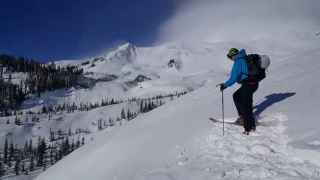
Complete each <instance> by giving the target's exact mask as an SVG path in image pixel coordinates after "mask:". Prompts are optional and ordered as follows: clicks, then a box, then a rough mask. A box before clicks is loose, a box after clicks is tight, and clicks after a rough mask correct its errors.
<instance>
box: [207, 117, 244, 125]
mask: <svg viewBox="0 0 320 180" xmlns="http://www.w3.org/2000/svg"><path fill="white" fill-rule="evenodd" d="M209 119H210V120H211V121H212V122H218V123H223V121H221V120H217V119H214V118H209ZM224 123H226V124H233V125H237V126H242V125H240V124H236V123H235V122H226V121H225V122H224Z"/></svg>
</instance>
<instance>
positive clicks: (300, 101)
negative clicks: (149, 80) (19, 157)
mask: <svg viewBox="0 0 320 180" xmlns="http://www.w3.org/2000/svg"><path fill="white" fill-rule="evenodd" d="M292 55H293V56H289V57H287V58H282V59H275V60H274V61H273V62H272V65H271V67H270V69H269V72H268V74H267V79H266V80H264V81H263V83H261V84H260V87H259V90H258V91H257V93H256V94H255V96H254V105H255V114H256V120H257V122H258V127H257V132H254V133H250V135H249V136H246V135H242V134H241V133H242V132H243V128H241V127H236V126H233V125H227V124H226V125H225V129H224V130H225V134H224V136H223V135H222V124H218V123H212V122H211V121H209V120H208V118H209V117H214V118H221V114H222V113H221V93H220V92H219V91H218V89H217V88H215V85H216V84H217V83H220V82H221V81H222V80H221V78H220V79H219V80H218V79H217V78H216V76H210V77H208V78H207V80H206V84H205V85H204V86H203V87H201V88H199V89H197V90H195V91H193V92H190V93H188V94H187V95H184V96H182V97H180V98H178V99H176V100H174V101H171V102H168V103H166V104H165V105H163V106H161V107H159V108H157V109H155V110H153V111H151V112H149V113H146V114H144V115H143V116H139V117H138V118H136V119H135V120H134V121H130V122H129V123H127V124H125V125H124V126H122V127H121V128H118V129H117V130H114V131H111V132H109V133H107V134H105V135H101V136H100V137H99V138H97V139H95V140H93V141H91V142H89V143H88V144H86V145H85V146H83V147H81V148H79V149H77V150H76V151H75V152H73V153H72V154H70V155H69V156H67V157H66V158H64V159H63V160H62V161H59V162H58V163H57V164H55V165H54V166H52V167H50V168H49V169H48V170H46V171H45V172H44V173H42V174H40V175H39V176H38V177H37V178H36V179H37V180H56V179H59V180H69V179H75V180H87V179H95V180H100V179H101V180H102V179H113V180H120V179H131V180H146V179H152V180H158V179H159V180H160V179H161V180H164V179H168V180H173V179H175V180H176V179H179V180H180V179H181V180H188V179H190V180H194V179H203V180H206V179H320V134H319V133H320V126H319V118H318V117H319V115H320V114H319V109H320V105H319V101H320V94H319V91H318V89H319V87H320V85H319V83H316V82H318V77H319V75H320V64H319V62H318V61H317V60H316V59H318V58H319V57H320V49H315V50H309V51H306V52H300V53H299V54H292ZM236 88H238V87H233V88H230V89H227V90H226V91H225V93H224V94H225V116H226V119H225V120H226V121H234V120H235V118H236V112H235V107H234V105H233V102H232V93H233V92H234V91H235V90H236Z"/></svg>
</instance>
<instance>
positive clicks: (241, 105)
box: [233, 83, 259, 131]
mask: <svg viewBox="0 0 320 180" xmlns="http://www.w3.org/2000/svg"><path fill="white" fill-rule="evenodd" d="M258 87H259V84H258V83H255V84H251V85H250V84H242V86H241V87H240V88H239V89H238V90H237V91H236V92H235V93H234V94H233V100H234V104H235V105H236V108H237V111H238V115H239V116H242V117H243V127H244V129H245V131H250V130H251V129H252V128H253V127H254V128H255V127H256V125H255V122H254V118H253V112H252V111H253V108H252V102H253V93H254V92H256V91H257V89H258Z"/></svg>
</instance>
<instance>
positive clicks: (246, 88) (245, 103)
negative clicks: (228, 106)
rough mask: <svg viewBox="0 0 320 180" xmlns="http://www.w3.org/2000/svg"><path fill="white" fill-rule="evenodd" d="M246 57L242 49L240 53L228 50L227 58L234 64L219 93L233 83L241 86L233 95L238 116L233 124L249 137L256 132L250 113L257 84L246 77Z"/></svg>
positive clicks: (233, 49)
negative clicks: (242, 127)
mask: <svg viewBox="0 0 320 180" xmlns="http://www.w3.org/2000/svg"><path fill="white" fill-rule="evenodd" d="M246 56H247V54H246V51H245V50H244V49H242V50H241V51H240V52H239V51H238V49H236V48H232V49H230V51H229V53H228V54H227V57H228V58H229V59H230V60H232V61H233V62H234V64H233V67H232V71H231V76H230V78H229V80H228V81H227V82H226V83H222V84H219V85H220V91H223V90H224V89H226V88H228V87H230V86H232V85H233V84H234V83H235V82H237V83H239V84H241V87H240V88H239V89H238V90H237V91H236V92H235V93H234V94H233V100H234V103H235V106H236V108H237V111H238V115H239V117H238V119H237V120H236V122H235V123H236V124H243V126H244V130H245V131H244V132H243V134H246V135H249V132H250V131H255V130H256V125H255V122H254V117H253V112H252V111H253V108H252V101H253V100H252V99H253V93H254V92H256V90H257V89H258V87H259V83H258V82H255V81H253V80H252V79H251V78H249V77H248V67H247V62H246V60H245V59H244V58H245V57H246ZM219 85H218V86H219Z"/></svg>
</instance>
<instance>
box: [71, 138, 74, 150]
mask: <svg viewBox="0 0 320 180" xmlns="http://www.w3.org/2000/svg"><path fill="white" fill-rule="evenodd" d="M73 151H74V139H72V144H71V152H73Z"/></svg>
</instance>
